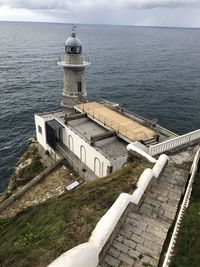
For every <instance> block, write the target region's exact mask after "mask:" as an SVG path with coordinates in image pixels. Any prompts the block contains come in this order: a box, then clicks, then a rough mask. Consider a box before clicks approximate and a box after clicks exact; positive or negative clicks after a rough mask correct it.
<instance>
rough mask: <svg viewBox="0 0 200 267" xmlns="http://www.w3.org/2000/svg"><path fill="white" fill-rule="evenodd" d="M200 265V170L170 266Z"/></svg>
mask: <svg viewBox="0 0 200 267" xmlns="http://www.w3.org/2000/svg"><path fill="white" fill-rule="evenodd" d="M189 266H190V267H198V266H200V170H198V173H197V174H196V177H195V181H194V184H193V190H192V195H191V199H190V204H189V207H188V209H187V211H186V212H185V214H184V217H183V220H182V223H181V228H180V231H179V234H178V239H177V242H176V246H175V254H174V256H173V258H172V262H171V264H170V267H189Z"/></svg>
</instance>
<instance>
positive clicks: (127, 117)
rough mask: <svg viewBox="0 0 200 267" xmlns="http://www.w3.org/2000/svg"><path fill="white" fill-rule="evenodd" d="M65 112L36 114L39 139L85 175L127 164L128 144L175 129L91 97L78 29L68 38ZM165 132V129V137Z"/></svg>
mask: <svg viewBox="0 0 200 267" xmlns="http://www.w3.org/2000/svg"><path fill="white" fill-rule="evenodd" d="M65 52H66V55H65V57H64V60H61V61H60V62H58V64H59V65H60V66H62V67H63V69H64V88H63V96H62V103H61V106H62V111H61V112H51V113H45V114H38V115H35V126H36V138H37V140H38V142H39V143H40V144H41V145H42V146H43V148H44V149H45V150H47V151H49V153H50V155H51V156H52V157H55V158H59V157H61V156H62V157H64V158H66V160H67V162H68V163H69V164H70V165H72V166H73V168H74V169H75V170H76V171H77V172H78V173H79V174H81V175H82V176H84V177H85V178H86V179H89V180H91V179H95V178H97V177H104V176H106V175H108V174H110V173H112V172H113V171H116V170H117V169H119V168H121V167H122V166H123V165H124V164H125V163H126V162H127V149H126V147H127V145H128V143H131V142H134V141H142V142H143V143H145V144H150V143H152V142H154V143H155V142H157V141H158V136H159V137H160V138H162V137H163V136H164V137H163V138H166V137H170V136H171V134H172V133H171V132H168V131H167V130H166V129H163V128H162V127H160V126H159V125H155V124H153V123H151V122H149V121H147V120H145V119H144V118H141V117H137V116H135V115H133V114H131V113H129V112H127V111H125V110H123V109H122V108H121V107H119V105H116V104H112V103H109V102H104V103H97V102H88V101H87V91H86V86H85V75H84V71H85V67H86V66H88V65H89V62H88V60H84V58H83V56H82V46H81V42H80V40H79V39H78V38H77V37H76V34H75V32H74V30H73V31H72V34H71V37H70V38H68V39H67V41H66V42H65ZM163 132H165V134H164V135H162V134H163Z"/></svg>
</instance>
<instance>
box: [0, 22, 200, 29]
mask: <svg viewBox="0 0 200 267" xmlns="http://www.w3.org/2000/svg"><path fill="white" fill-rule="evenodd" d="M1 22H11V23H46V24H67V25H72V24H75V25H87V26H125V27H149V28H172V29H173V28H176V29H200V27H189V26H188V27H187V26H159V25H131V24H109V23H74V22H73V23H72V22H59V21H26V20H0V23H1Z"/></svg>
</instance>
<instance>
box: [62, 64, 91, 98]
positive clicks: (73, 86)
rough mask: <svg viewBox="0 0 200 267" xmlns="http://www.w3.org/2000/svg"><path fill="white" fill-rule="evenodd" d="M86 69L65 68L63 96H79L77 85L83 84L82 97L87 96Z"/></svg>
mask: <svg viewBox="0 0 200 267" xmlns="http://www.w3.org/2000/svg"><path fill="white" fill-rule="evenodd" d="M84 73H85V68H80V69H77V68H74V69H70V68H64V88H63V94H64V95H66V96H78V86H77V83H78V82H81V83H82V95H84V96H86V95H87V92H86V85H85V75H84Z"/></svg>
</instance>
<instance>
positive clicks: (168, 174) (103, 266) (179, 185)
mask: <svg viewBox="0 0 200 267" xmlns="http://www.w3.org/2000/svg"><path fill="white" fill-rule="evenodd" d="M195 150H196V149H195ZM194 152H195V151H188V150H187V151H183V152H181V153H179V154H177V155H174V156H170V162H169V164H168V166H167V167H166V169H165V171H164V172H163V174H162V175H161V177H160V178H159V179H158V180H156V179H155V180H154V181H153V183H152V185H151V187H150V188H149V190H148V192H147V193H146V195H145V198H144V200H143V202H142V204H141V206H140V207H139V209H138V210H137V211H132V212H130V213H128V215H127V217H126V219H125V222H124V224H123V225H122V227H121V228H120V230H119V231H118V233H117V235H116V236H115V238H114V241H113V243H112V245H111V246H110V248H109V250H108V252H107V254H106V256H105V257H104V259H103V260H102V261H101V263H100V265H99V267H110V266H114V267H144V266H146V267H147V266H149V267H150V266H153V267H156V266H158V263H159V258H160V254H161V251H162V247H163V244H164V242H165V239H166V237H167V233H168V230H169V228H170V226H171V225H172V223H173V220H174V218H175V215H176V211H177V208H178V204H179V201H180V198H181V196H182V194H183V192H184V189H185V186H186V182H187V178H188V174H189V171H188V169H189V168H188V166H189V165H191V161H192V160H193V157H194ZM186 166H187V168H186ZM186 169H187V170H186Z"/></svg>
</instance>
